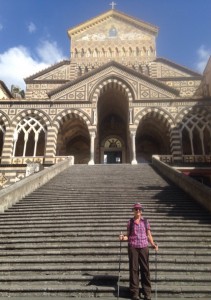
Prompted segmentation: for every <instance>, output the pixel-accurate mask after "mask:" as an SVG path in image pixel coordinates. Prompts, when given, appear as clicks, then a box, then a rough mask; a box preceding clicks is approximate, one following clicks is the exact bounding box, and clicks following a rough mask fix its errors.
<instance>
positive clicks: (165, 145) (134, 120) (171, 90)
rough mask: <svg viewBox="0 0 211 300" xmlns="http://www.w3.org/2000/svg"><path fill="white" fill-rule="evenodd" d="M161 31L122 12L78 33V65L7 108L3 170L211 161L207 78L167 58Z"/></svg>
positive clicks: (65, 65)
mask: <svg viewBox="0 0 211 300" xmlns="http://www.w3.org/2000/svg"><path fill="white" fill-rule="evenodd" d="M157 34H158V28H157V27H156V26H154V25H152V24H149V23H146V22H143V21H141V20H139V19H136V18H133V17H131V16H128V15H127V14H124V13H122V12H119V11H117V10H116V9H111V10H109V11H107V12H105V13H103V14H101V15H99V16H97V17H95V18H93V19H90V20H88V21H86V22H84V23H82V24H80V25H78V26H76V27H73V28H71V29H69V30H68V36H69V39H70V59H69V60H65V61H61V62H58V63H57V64H55V65H53V66H51V67H49V68H47V69H45V70H42V71H41V72H39V73H36V74H34V75H32V76H30V77H28V78H26V79H25V82H26V93H25V98H24V99H18V98H9V96H8V95H7V96H5V97H3V99H2V100H1V101H0V156H1V164H11V165H12V164H24V163H26V161H27V160H31V161H35V162H36V161H38V162H41V163H43V164H54V163H56V162H57V161H58V160H60V159H62V158H64V157H67V156H74V157H75V163H76V164H77V163H82V164H104V163H132V164H137V163H139V162H142V161H148V160H150V159H151V156H152V155H153V154H158V155H161V156H166V157H168V158H169V159H170V160H171V161H172V162H173V163H177V162H182V161H185V159H190V157H192V158H193V157H196V156H200V157H203V159H205V160H206V159H207V158H208V157H210V152H211V106H210V97H209V95H205V94H204V93H203V89H202V88H201V87H202V75H201V74H198V73H196V72H195V71H192V70H190V69H188V68H186V67H184V66H181V65H178V64H176V63H174V62H172V61H169V60H167V59H165V58H160V57H157V55H156V37H157ZM7 92H8V91H7ZM7 94H9V93H7ZM187 157H188V158H187ZM192 158H191V159H192Z"/></svg>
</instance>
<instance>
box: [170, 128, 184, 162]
mask: <svg viewBox="0 0 211 300" xmlns="http://www.w3.org/2000/svg"><path fill="white" fill-rule="evenodd" d="M170 141H171V154H172V156H173V162H174V163H177V162H181V161H182V144H181V135H180V131H179V128H177V127H173V128H171V131H170Z"/></svg>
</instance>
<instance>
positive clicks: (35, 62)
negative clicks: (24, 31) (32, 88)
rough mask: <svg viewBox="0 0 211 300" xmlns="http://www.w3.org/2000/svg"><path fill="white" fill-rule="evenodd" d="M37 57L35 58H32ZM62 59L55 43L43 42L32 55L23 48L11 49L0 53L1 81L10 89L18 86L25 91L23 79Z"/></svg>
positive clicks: (62, 56)
mask: <svg viewBox="0 0 211 300" xmlns="http://www.w3.org/2000/svg"><path fill="white" fill-rule="evenodd" d="M35 56H37V57H36V58H34V57H35ZM63 59H66V57H64V55H63V53H62V51H61V50H60V49H59V48H58V46H57V44H56V42H49V41H43V42H42V43H41V44H40V46H39V47H37V49H36V53H35V55H33V54H32V53H31V52H30V50H29V49H27V48H26V47H24V46H18V47H13V48H10V49H8V50H7V51H5V52H4V53H2V54H1V53H0V70H1V78H0V79H1V80H3V81H4V82H5V84H6V85H7V86H8V88H9V89H10V87H11V85H12V84H14V85H18V86H19V87H21V88H22V89H25V82H24V80H23V79H24V78H26V77H29V76H31V75H33V74H35V73H37V72H39V71H41V70H43V69H45V68H47V67H49V66H50V65H52V64H54V63H56V62H59V61H61V60H63Z"/></svg>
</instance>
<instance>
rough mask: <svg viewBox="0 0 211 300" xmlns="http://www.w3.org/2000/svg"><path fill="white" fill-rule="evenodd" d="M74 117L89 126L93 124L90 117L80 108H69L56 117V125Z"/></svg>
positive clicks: (58, 125)
mask: <svg viewBox="0 0 211 300" xmlns="http://www.w3.org/2000/svg"><path fill="white" fill-rule="evenodd" d="M72 118H78V119H80V120H81V121H82V122H83V123H84V124H85V125H86V126H87V127H88V128H89V127H90V126H91V120H90V118H89V117H88V116H87V115H86V114H85V113H84V112H82V111H81V110H79V109H68V110H63V111H62V112H60V113H59V114H58V115H57V116H56V117H55V119H54V125H55V126H56V127H57V130H58V129H59V127H60V126H61V125H62V124H63V123H64V122H66V121H68V120H71V119H72Z"/></svg>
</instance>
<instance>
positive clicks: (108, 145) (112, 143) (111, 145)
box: [101, 137, 125, 164]
mask: <svg viewBox="0 0 211 300" xmlns="http://www.w3.org/2000/svg"><path fill="white" fill-rule="evenodd" d="M122 152H123V153H124V152H125V151H124V147H123V143H122V142H121V141H120V140H119V139H118V138H116V137H110V138H108V139H107V140H106V141H105V143H104V146H103V147H102V155H101V156H102V157H103V162H102V163H104V164H121V163H122V158H123V155H122ZM124 160H125V159H124Z"/></svg>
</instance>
